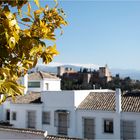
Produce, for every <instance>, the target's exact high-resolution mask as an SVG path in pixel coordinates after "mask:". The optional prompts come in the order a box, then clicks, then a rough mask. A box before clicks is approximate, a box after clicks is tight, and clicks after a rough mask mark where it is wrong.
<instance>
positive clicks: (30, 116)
mask: <svg viewBox="0 0 140 140" xmlns="http://www.w3.org/2000/svg"><path fill="white" fill-rule="evenodd" d="M27 127H28V128H35V127H36V112H35V111H28V112H27Z"/></svg>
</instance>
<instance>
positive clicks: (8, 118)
mask: <svg viewBox="0 0 140 140" xmlns="http://www.w3.org/2000/svg"><path fill="white" fill-rule="evenodd" d="M6 120H7V121H9V120H10V110H9V109H7V110H6Z"/></svg>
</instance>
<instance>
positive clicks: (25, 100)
mask: <svg viewBox="0 0 140 140" xmlns="http://www.w3.org/2000/svg"><path fill="white" fill-rule="evenodd" d="M7 101H12V98H11V97H9V98H8V99H7ZM12 102H13V103H14V104H41V103H42V102H41V93H39V92H32V93H27V94H25V95H23V96H22V95H19V96H17V97H16V99H15V101H12Z"/></svg>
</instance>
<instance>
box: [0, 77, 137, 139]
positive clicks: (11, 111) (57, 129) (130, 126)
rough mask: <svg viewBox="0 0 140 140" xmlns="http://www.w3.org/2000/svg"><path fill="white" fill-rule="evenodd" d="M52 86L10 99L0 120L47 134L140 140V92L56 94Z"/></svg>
mask: <svg viewBox="0 0 140 140" xmlns="http://www.w3.org/2000/svg"><path fill="white" fill-rule="evenodd" d="M33 77H34V78H35V76H33ZM43 80H44V79H43V78H42V79H40V80H39V82H40V83H43V82H42V81H43ZM30 81H37V80H36V79H34V80H32V79H30ZM59 81H60V80H59ZM42 85H43V84H42ZM53 85H54V86H52V88H51V91H47V90H46V91H45V88H44V90H42V88H41V87H42V86H40V88H39V90H38V88H37V90H36V91H37V92H35V88H34V89H33V92H32V93H28V94H26V95H24V96H18V97H17V99H16V100H15V102H12V100H11V99H10V98H9V99H8V100H7V101H6V102H5V103H4V104H3V105H2V106H1V112H2V113H1V115H0V119H1V120H2V121H9V122H10V124H12V125H13V126H12V127H16V128H33V129H37V130H44V131H45V130H47V131H48V134H50V135H64V136H69V137H75V138H81V139H85V138H87V139H120V138H123V139H140V133H139V130H140V93H125V94H121V92H120V89H117V90H116V91H112V90H77V91H61V90H60V89H59V88H58V89H59V90H58V91H57V90H56V89H57V88H56V87H55V84H53ZM56 85H57V84H56ZM53 87H54V90H53ZM39 91H41V92H39Z"/></svg>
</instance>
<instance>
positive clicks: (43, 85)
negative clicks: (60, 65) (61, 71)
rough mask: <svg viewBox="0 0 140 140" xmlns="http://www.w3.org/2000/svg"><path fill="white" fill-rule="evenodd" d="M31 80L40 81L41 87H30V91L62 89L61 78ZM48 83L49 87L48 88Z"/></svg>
mask: <svg viewBox="0 0 140 140" xmlns="http://www.w3.org/2000/svg"><path fill="white" fill-rule="evenodd" d="M29 82H40V88H28V91H34V92H41V91H60V89H61V88H60V86H61V85H60V80H59V79H58V80H57V79H56V80H53V79H44V80H30V81H29ZM46 83H48V89H47V88H46Z"/></svg>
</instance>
